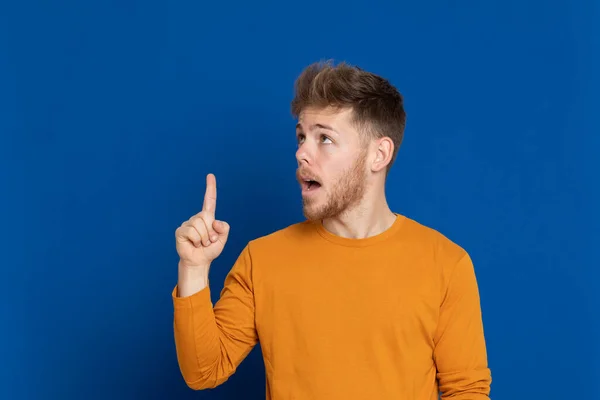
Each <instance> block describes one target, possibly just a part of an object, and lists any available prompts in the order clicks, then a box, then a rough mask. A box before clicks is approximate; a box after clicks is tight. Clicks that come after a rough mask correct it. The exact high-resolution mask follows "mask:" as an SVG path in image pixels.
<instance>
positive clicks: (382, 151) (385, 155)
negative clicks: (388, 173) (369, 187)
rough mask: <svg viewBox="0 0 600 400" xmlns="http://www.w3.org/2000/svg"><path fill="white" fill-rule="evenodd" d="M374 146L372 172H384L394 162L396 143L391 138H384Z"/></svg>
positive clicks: (378, 140)
mask: <svg viewBox="0 0 600 400" xmlns="http://www.w3.org/2000/svg"><path fill="white" fill-rule="evenodd" d="M373 144H374V152H375V153H374V154H375V157H374V158H373V162H372V163H371V171H373V172H379V171H381V170H384V169H385V168H386V167H387V165H388V164H389V163H390V161H391V160H392V155H393V154H394V142H393V141H392V139H390V138H389V137H382V138H380V139H377V140H376V141H375V142H374V143H373Z"/></svg>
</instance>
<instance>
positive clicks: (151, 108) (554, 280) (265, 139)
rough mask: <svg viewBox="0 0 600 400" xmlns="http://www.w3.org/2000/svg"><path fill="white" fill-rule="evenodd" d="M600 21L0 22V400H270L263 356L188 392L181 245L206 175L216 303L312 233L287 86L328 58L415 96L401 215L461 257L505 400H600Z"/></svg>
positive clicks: (422, 12)
mask: <svg viewBox="0 0 600 400" xmlns="http://www.w3.org/2000/svg"><path fill="white" fill-rule="evenodd" d="M599 9H600V6H599V4H598V2H593V1H577V2H569V1H567V0H564V1H553V2H547V1H542V0H536V1H525V2H524V1H517V0H508V1H507V0H504V1H501V2H500V1H490V2H477V1H470V0H462V1H461V0H452V1H450V0H449V1H442V0H438V1H429V2H408V1H396V2H391V1H368V2H361V1H326V2H325V3H321V2H317V1H304V2H293V3H287V2H275V1H271V2H259V3H256V2H243V1H235V2H226V3H222V4H221V5H219V4H218V3H217V2H211V3H202V2H196V1H171V2H168V1H131V0H127V1H112V2H111V1H77V2H76V1H65V2H60V3H59V2H42V1H20V2H8V1H5V2H2V4H1V5H0V133H1V136H0V167H1V168H0V180H1V181H0V183H1V188H2V192H1V203H0V205H1V207H0V213H1V214H0V217H1V218H2V238H1V239H2V240H1V246H2V249H1V251H2V277H1V279H0V285H1V291H0V293H1V295H2V298H1V303H0V313H1V314H0V317H1V321H2V323H1V324H2V325H1V326H2V328H1V329H0V346H1V348H0V350H1V356H0V359H1V361H0V398H2V399H63V400H71V399H83V398H89V399H105V398H111V399H195V398H204V399H230V398H244V399H264V390H265V384H264V367H263V364H262V359H261V357H260V349H259V348H258V347H257V348H256V349H255V350H254V351H253V352H252V353H251V355H250V356H249V357H248V359H246V360H245V361H244V362H243V363H242V365H241V366H240V368H239V370H238V372H237V373H236V374H235V375H234V376H233V377H232V378H231V379H230V380H229V381H228V382H226V383H225V384H224V385H223V386H221V387H219V388H217V389H215V390H212V391H206V392H199V393H198V392H193V391H192V390H191V389H188V388H187V387H186V386H185V384H184V382H183V379H182V378H181V376H180V373H179V369H178V365H177V361H176V356H175V348H174V343H173V332H172V317H173V310H172V303H171V298H170V296H171V290H172V288H173V286H174V285H175V283H176V279H177V255H176V252H175V246H174V231H175V229H176V228H177V226H179V224H180V223H181V222H183V221H184V220H186V219H187V218H189V217H190V216H191V215H192V214H194V213H196V212H198V211H199V210H200V208H201V206H202V200H203V195H204V189H205V187H204V184H205V176H206V174H207V173H208V172H213V173H215V174H216V176H217V184H218V196H219V200H218V206H217V217H218V218H221V219H224V220H226V221H228V222H229V223H230V224H231V226H232V231H231V237H230V241H229V243H228V245H227V247H226V249H225V251H224V253H223V255H222V256H221V257H220V258H219V259H218V260H217V261H216V262H215V263H214V264H213V268H212V271H211V279H212V289H213V296H214V295H216V294H218V291H220V289H221V287H222V282H223V279H224V277H225V274H226V273H227V272H228V270H229V268H230V267H231V265H232V263H233V262H234V260H235V259H236V258H237V256H238V254H239V252H240V251H241V250H242V248H243V246H244V245H245V244H246V242H247V241H248V240H251V239H253V238H255V237H258V236H261V235H264V234H267V233H269V232H271V231H273V230H276V229H279V228H282V227H284V226H287V225H289V224H291V223H295V222H297V221H299V220H301V219H302V215H301V210H300V195H299V190H298V187H297V184H296V182H295V178H294V172H295V166H296V164H295V159H294V152H295V138H294V121H293V119H292V118H291V116H290V112H289V102H290V100H291V98H292V85H293V81H294V79H295V77H296V76H297V75H298V74H299V73H300V71H301V70H302V69H303V68H304V67H305V66H306V65H307V64H309V63H311V62H313V61H317V60H321V59H330V58H332V59H334V60H336V61H342V60H345V61H348V62H350V63H353V64H357V65H359V66H362V67H363V68H366V69H368V70H371V71H373V72H375V73H378V74H381V75H383V76H385V77H387V78H389V79H390V80H391V81H392V83H394V84H395V85H397V86H398V88H399V89H400V90H401V92H402V93H403V95H404V96H405V99H406V109H407V112H408V121H407V130H406V137H405V142H404V144H403V146H402V148H401V149H400V154H399V157H398V160H397V163H396V165H395V166H394V168H393V169H392V173H391V175H390V178H389V183H388V196H389V202H390V204H391V206H392V207H393V209H394V210H395V211H397V212H400V213H403V214H405V215H407V216H409V217H411V218H414V219H416V220H418V221H419V222H421V223H424V224H427V225H429V226H431V227H433V228H436V229H438V230H440V231H441V232H442V233H444V234H446V235H447V236H449V237H450V238H451V239H453V240H454V241H456V242H458V243H459V244H460V245H462V246H463V247H465V248H466V249H467V250H468V251H469V252H470V253H471V255H472V257H473V260H474V262H475V264H476V268H477V274H478V279H479V284H480V289H481V296H482V308H483V313H484V323H485V328H486V338H487V342H488V349H489V362H490V367H491V368H492V374H493V380H494V382H493V384H492V397H493V398H495V399H511V400H524V399H528V400H529V399H561V400H562V399H583V398H586V399H592V398H594V399H599V398H600V389H599V388H598V385H597V382H598V379H599V378H600V367H599V363H598V357H599V356H600V351H599V346H600V345H599V344H598V338H599V337H600V324H599V317H598V311H597V310H598V309H599V308H600V295H599V294H598V292H596V291H595V288H597V282H598V279H599V273H598V267H599V266H600V257H599V255H600V254H599V249H598V247H599V243H600V234H599V223H600V219H599V212H598V204H600V194H599V193H600V192H599V185H598V172H599V171H600V162H599V161H598V159H599V156H598V154H599V139H598V136H599V134H600V118H599V114H600V113H599V111H598V110H599V109H600V96H599V90H600V85H599V78H598V71H600V63H599V48H600V28H599V27H600V10H599ZM269 182H271V183H269ZM215 300H216V298H215Z"/></svg>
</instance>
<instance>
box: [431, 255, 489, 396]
mask: <svg viewBox="0 0 600 400" xmlns="http://www.w3.org/2000/svg"><path fill="white" fill-rule="evenodd" d="M434 361H435V363H436V367H437V378H438V382H439V388H440V392H441V398H442V400H443V399H452V400H489V393H490V384H491V371H490V369H489V368H488V361H487V351H486V344H485V338H484V332H483V322H482V315H481V306H480V297H479V289H478V286H477V281H476V277H475V271H474V268H473V263H472V261H471V258H470V257H469V255H468V254H465V255H464V256H463V257H462V258H461V259H460V261H459V262H458V263H457V264H456V265H455V267H454V270H453V271H452V273H451V275H450V278H449V280H448V285H447V288H446V293H445V295H444V298H443V301H442V304H441V308H440V318H439V324H438V328H437V332H436V335H435V350H434Z"/></svg>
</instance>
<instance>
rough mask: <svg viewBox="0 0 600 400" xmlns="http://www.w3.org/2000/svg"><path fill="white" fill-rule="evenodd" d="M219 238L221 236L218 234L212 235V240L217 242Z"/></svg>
mask: <svg viewBox="0 0 600 400" xmlns="http://www.w3.org/2000/svg"><path fill="white" fill-rule="evenodd" d="M218 238H219V237H218V236H217V235H212V236H211V237H210V240H212V241H213V242H216V241H217V239H218Z"/></svg>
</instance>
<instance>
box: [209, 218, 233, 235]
mask: <svg viewBox="0 0 600 400" xmlns="http://www.w3.org/2000/svg"><path fill="white" fill-rule="evenodd" d="M212 226H213V229H214V230H215V232H217V233H218V234H219V236H227V235H228V234H229V228H230V227H229V224H228V223H227V222H225V221H219V220H214V221H213V224H212Z"/></svg>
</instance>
